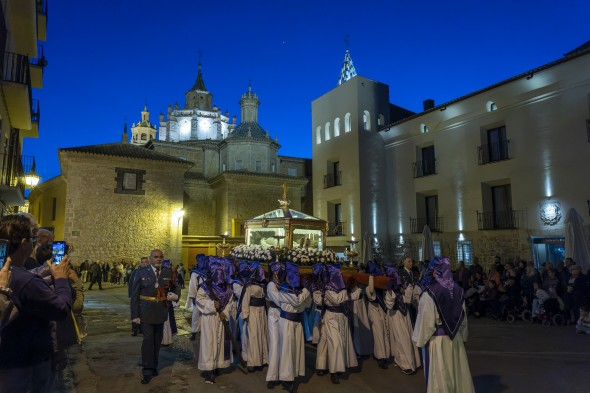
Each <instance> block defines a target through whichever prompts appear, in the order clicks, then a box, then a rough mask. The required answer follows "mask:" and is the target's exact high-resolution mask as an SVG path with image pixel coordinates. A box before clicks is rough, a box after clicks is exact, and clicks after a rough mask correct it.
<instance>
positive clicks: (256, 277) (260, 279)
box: [249, 262, 266, 285]
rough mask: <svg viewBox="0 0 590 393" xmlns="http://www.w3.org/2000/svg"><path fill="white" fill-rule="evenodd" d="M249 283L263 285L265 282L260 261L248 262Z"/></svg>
mask: <svg viewBox="0 0 590 393" xmlns="http://www.w3.org/2000/svg"><path fill="white" fill-rule="evenodd" d="M249 282H250V284H254V285H264V284H266V277H265V276H264V269H263V268H262V265H260V262H251V263H250V277H249Z"/></svg>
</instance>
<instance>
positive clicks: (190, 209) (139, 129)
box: [30, 65, 312, 266]
mask: <svg viewBox="0 0 590 393" xmlns="http://www.w3.org/2000/svg"><path fill="white" fill-rule="evenodd" d="M185 96H186V103H185V105H184V107H183V109H178V105H175V109H172V108H170V109H169V111H168V117H167V119H166V120H164V115H163V114H161V115H160V133H159V135H157V136H156V135H154V131H155V128H154V127H153V125H152V124H151V123H150V121H149V111H148V110H147V106H146V107H144V110H143V111H142V112H141V121H140V122H138V123H136V124H133V126H132V128H131V131H132V134H131V138H129V135H128V134H127V129H126V127H125V131H124V133H123V142H121V143H114V144H107V145H96V146H81V147H76V148H66V149H60V150H59V159H60V162H61V168H62V174H61V175H60V176H59V177H58V178H59V180H55V181H53V180H52V181H51V184H52V185H51V186H50V185H41V187H39V189H38V190H36V191H34V192H33V193H32V194H31V198H30V200H31V206H32V208H31V212H32V213H33V214H34V215H35V216H36V217H37V218H38V219H39V221H40V225H45V226H51V227H54V228H55V229H56V238H58V239H65V240H66V241H68V242H72V243H73V244H74V245H75V248H76V254H73V256H75V257H76V258H78V259H87V258H88V259H107V260H108V259H110V260H113V259H116V258H131V259H133V260H134V261H135V260H137V259H138V258H139V257H141V256H143V255H146V252H148V251H149V250H150V249H151V248H152V247H160V248H162V250H163V251H164V253H165V254H166V256H169V257H170V258H171V260H172V261H173V263H178V262H180V261H182V262H183V263H185V264H186V265H187V266H191V265H192V264H194V261H195V258H194V257H195V255H196V254H197V253H206V254H215V253H216V252H217V250H216V245H217V244H218V243H219V242H220V241H221V237H220V235H221V234H225V233H227V234H228V236H229V237H230V238H229V241H230V242H232V243H241V242H243V241H244V234H245V233H244V226H243V224H244V221H245V220H247V219H250V218H252V217H255V216H257V215H259V214H261V213H263V212H265V211H269V210H274V209H276V208H277V207H278V199H279V198H280V197H281V196H282V194H283V186H285V187H286V188H287V196H288V198H289V199H290V200H291V207H292V208H294V209H296V210H301V211H304V212H307V213H311V210H312V207H311V206H312V191H311V183H310V182H309V177H310V175H311V172H310V169H311V162H310V161H311V160H309V159H304V158H298V157H285V156H280V155H279V154H278V152H279V149H280V145H279V143H278V139H277V138H276V137H275V138H271V136H270V135H269V133H268V132H267V131H265V130H264V129H263V127H262V126H261V125H260V124H259V123H258V106H259V105H260V100H259V98H258V96H257V95H256V94H255V93H254V92H253V91H252V88H251V86H249V87H248V91H247V92H246V93H244V94H243V95H242V96H241V99H240V105H241V107H242V111H241V114H242V122H241V123H240V124H237V123H236V121H235V120H234V121H233V123H231V124H230V123H229V122H228V117H227V116H222V115H221V114H220V112H219V110H218V108H217V107H215V106H213V105H212V94H211V93H210V92H208V91H207V90H206V88H205V84H204V81H203V75H202V72H201V67H200V65H199V73H198V77H197V81H196V82H195V84H194V86H193V88H192V89H191V90H189V91H188V92H187V93H186V95H185ZM134 181H135V182H139V183H133V182H134ZM126 182H131V183H132V184H131V185H130V187H131V188H133V184H137V186H138V187H139V186H141V188H140V189H137V190H133V189H126V184H127V183H126ZM54 188H57V189H60V190H62V192H61V194H60V196H59V197H58V198H57V199H58V200H57V201H56V202H55V203H57V204H58V205H59V206H62V205H63V209H57V212H58V214H57V217H54V215H52V213H53V212H52V213H50V212H48V209H50V208H51V206H50V205H49V203H53V199H52V198H53V196H52V195H53V194H51V195H50V193H49V190H50V189H54ZM181 211H182V214H181V213H180V212H181ZM50 216H51V218H54V219H51V220H50V219H49V218H50ZM62 217H63V218H62ZM60 220H61V221H60ZM62 227H63V230H61V229H59V230H58V228H62Z"/></svg>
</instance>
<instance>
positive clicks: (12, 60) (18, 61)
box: [2, 52, 30, 85]
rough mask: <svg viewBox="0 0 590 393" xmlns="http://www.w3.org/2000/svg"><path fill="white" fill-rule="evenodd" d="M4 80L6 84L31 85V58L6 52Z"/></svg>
mask: <svg viewBox="0 0 590 393" xmlns="http://www.w3.org/2000/svg"><path fill="white" fill-rule="evenodd" d="M2 80H3V81H6V82H13V83H20V84H22V85H27V84H30V75H29V57H28V56H25V55H20V54H18V53H12V52H6V54H5V56H4V69H3V72H2Z"/></svg>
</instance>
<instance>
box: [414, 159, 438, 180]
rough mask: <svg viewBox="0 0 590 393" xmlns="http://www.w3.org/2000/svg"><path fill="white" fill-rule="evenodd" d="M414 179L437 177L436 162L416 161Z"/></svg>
mask: <svg viewBox="0 0 590 393" xmlns="http://www.w3.org/2000/svg"><path fill="white" fill-rule="evenodd" d="M413 167H414V179H415V178H418V177H424V176H430V175H436V160H422V161H416V162H415V163H414V164H413Z"/></svg>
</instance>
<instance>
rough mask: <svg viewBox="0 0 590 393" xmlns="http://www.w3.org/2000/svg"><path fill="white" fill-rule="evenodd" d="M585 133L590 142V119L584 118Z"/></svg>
mask: <svg viewBox="0 0 590 393" xmlns="http://www.w3.org/2000/svg"><path fill="white" fill-rule="evenodd" d="M586 135H587V136H588V142H590V119H586Z"/></svg>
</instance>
